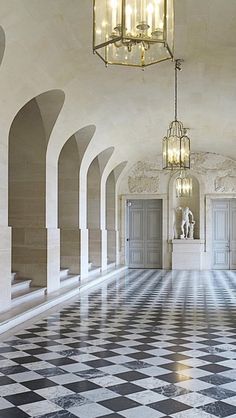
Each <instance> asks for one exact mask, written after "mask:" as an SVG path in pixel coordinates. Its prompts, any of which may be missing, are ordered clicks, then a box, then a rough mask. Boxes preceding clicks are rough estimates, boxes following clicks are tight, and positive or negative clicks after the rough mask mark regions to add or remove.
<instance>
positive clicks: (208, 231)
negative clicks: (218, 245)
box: [205, 193, 236, 270]
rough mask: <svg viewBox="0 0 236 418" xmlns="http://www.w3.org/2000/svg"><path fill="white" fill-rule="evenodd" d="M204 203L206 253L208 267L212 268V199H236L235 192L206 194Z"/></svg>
mask: <svg viewBox="0 0 236 418" xmlns="http://www.w3.org/2000/svg"><path fill="white" fill-rule="evenodd" d="M205 199H206V205H205V237H206V254H208V257H207V258H208V266H207V267H208V269H209V270H212V253H213V240H212V237H213V219H212V218H213V216H212V214H213V201H214V200H230V199H236V193H224V194H223V193H222V194H218V193H217V194H216V193H211V194H207V195H206V197H205Z"/></svg>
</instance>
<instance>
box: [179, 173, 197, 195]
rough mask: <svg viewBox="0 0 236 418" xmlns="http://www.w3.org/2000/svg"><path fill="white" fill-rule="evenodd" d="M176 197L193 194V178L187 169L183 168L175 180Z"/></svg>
mask: <svg viewBox="0 0 236 418" xmlns="http://www.w3.org/2000/svg"><path fill="white" fill-rule="evenodd" d="M175 190H176V197H191V196H192V194H193V179H192V177H190V176H188V175H187V173H186V171H185V170H181V171H180V174H179V176H178V177H177V178H176V180H175Z"/></svg>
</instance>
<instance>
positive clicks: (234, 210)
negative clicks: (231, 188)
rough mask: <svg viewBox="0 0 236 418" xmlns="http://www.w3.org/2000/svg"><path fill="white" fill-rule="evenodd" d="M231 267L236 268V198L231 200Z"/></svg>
mask: <svg viewBox="0 0 236 418" xmlns="http://www.w3.org/2000/svg"><path fill="white" fill-rule="evenodd" d="M229 232H230V253H229V255H230V269H231V270H236V199H232V200H231V201H230V231H229Z"/></svg>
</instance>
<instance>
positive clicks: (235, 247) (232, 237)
mask: <svg viewBox="0 0 236 418" xmlns="http://www.w3.org/2000/svg"><path fill="white" fill-rule="evenodd" d="M212 215H213V231H212V238H213V245H212V250H213V254H212V268H213V269H218V270H229V269H230V270H236V199H222V200H214V201H213V214H212Z"/></svg>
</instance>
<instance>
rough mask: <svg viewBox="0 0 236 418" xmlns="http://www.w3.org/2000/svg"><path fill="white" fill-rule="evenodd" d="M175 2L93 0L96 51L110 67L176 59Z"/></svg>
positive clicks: (94, 46)
mask: <svg viewBox="0 0 236 418" xmlns="http://www.w3.org/2000/svg"><path fill="white" fill-rule="evenodd" d="M173 2H174V0H94V14H93V51H94V52H95V53H96V54H97V55H98V56H99V57H100V58H101V59H102V60H103V61H104V62H105V64H106V65H108V64H117V65H126V66H133V67H146V66H148V65H152V64H156V63H158V62H161V61H165V60H168V59H172V58H173V43H174V6H173Z"/></svg>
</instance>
